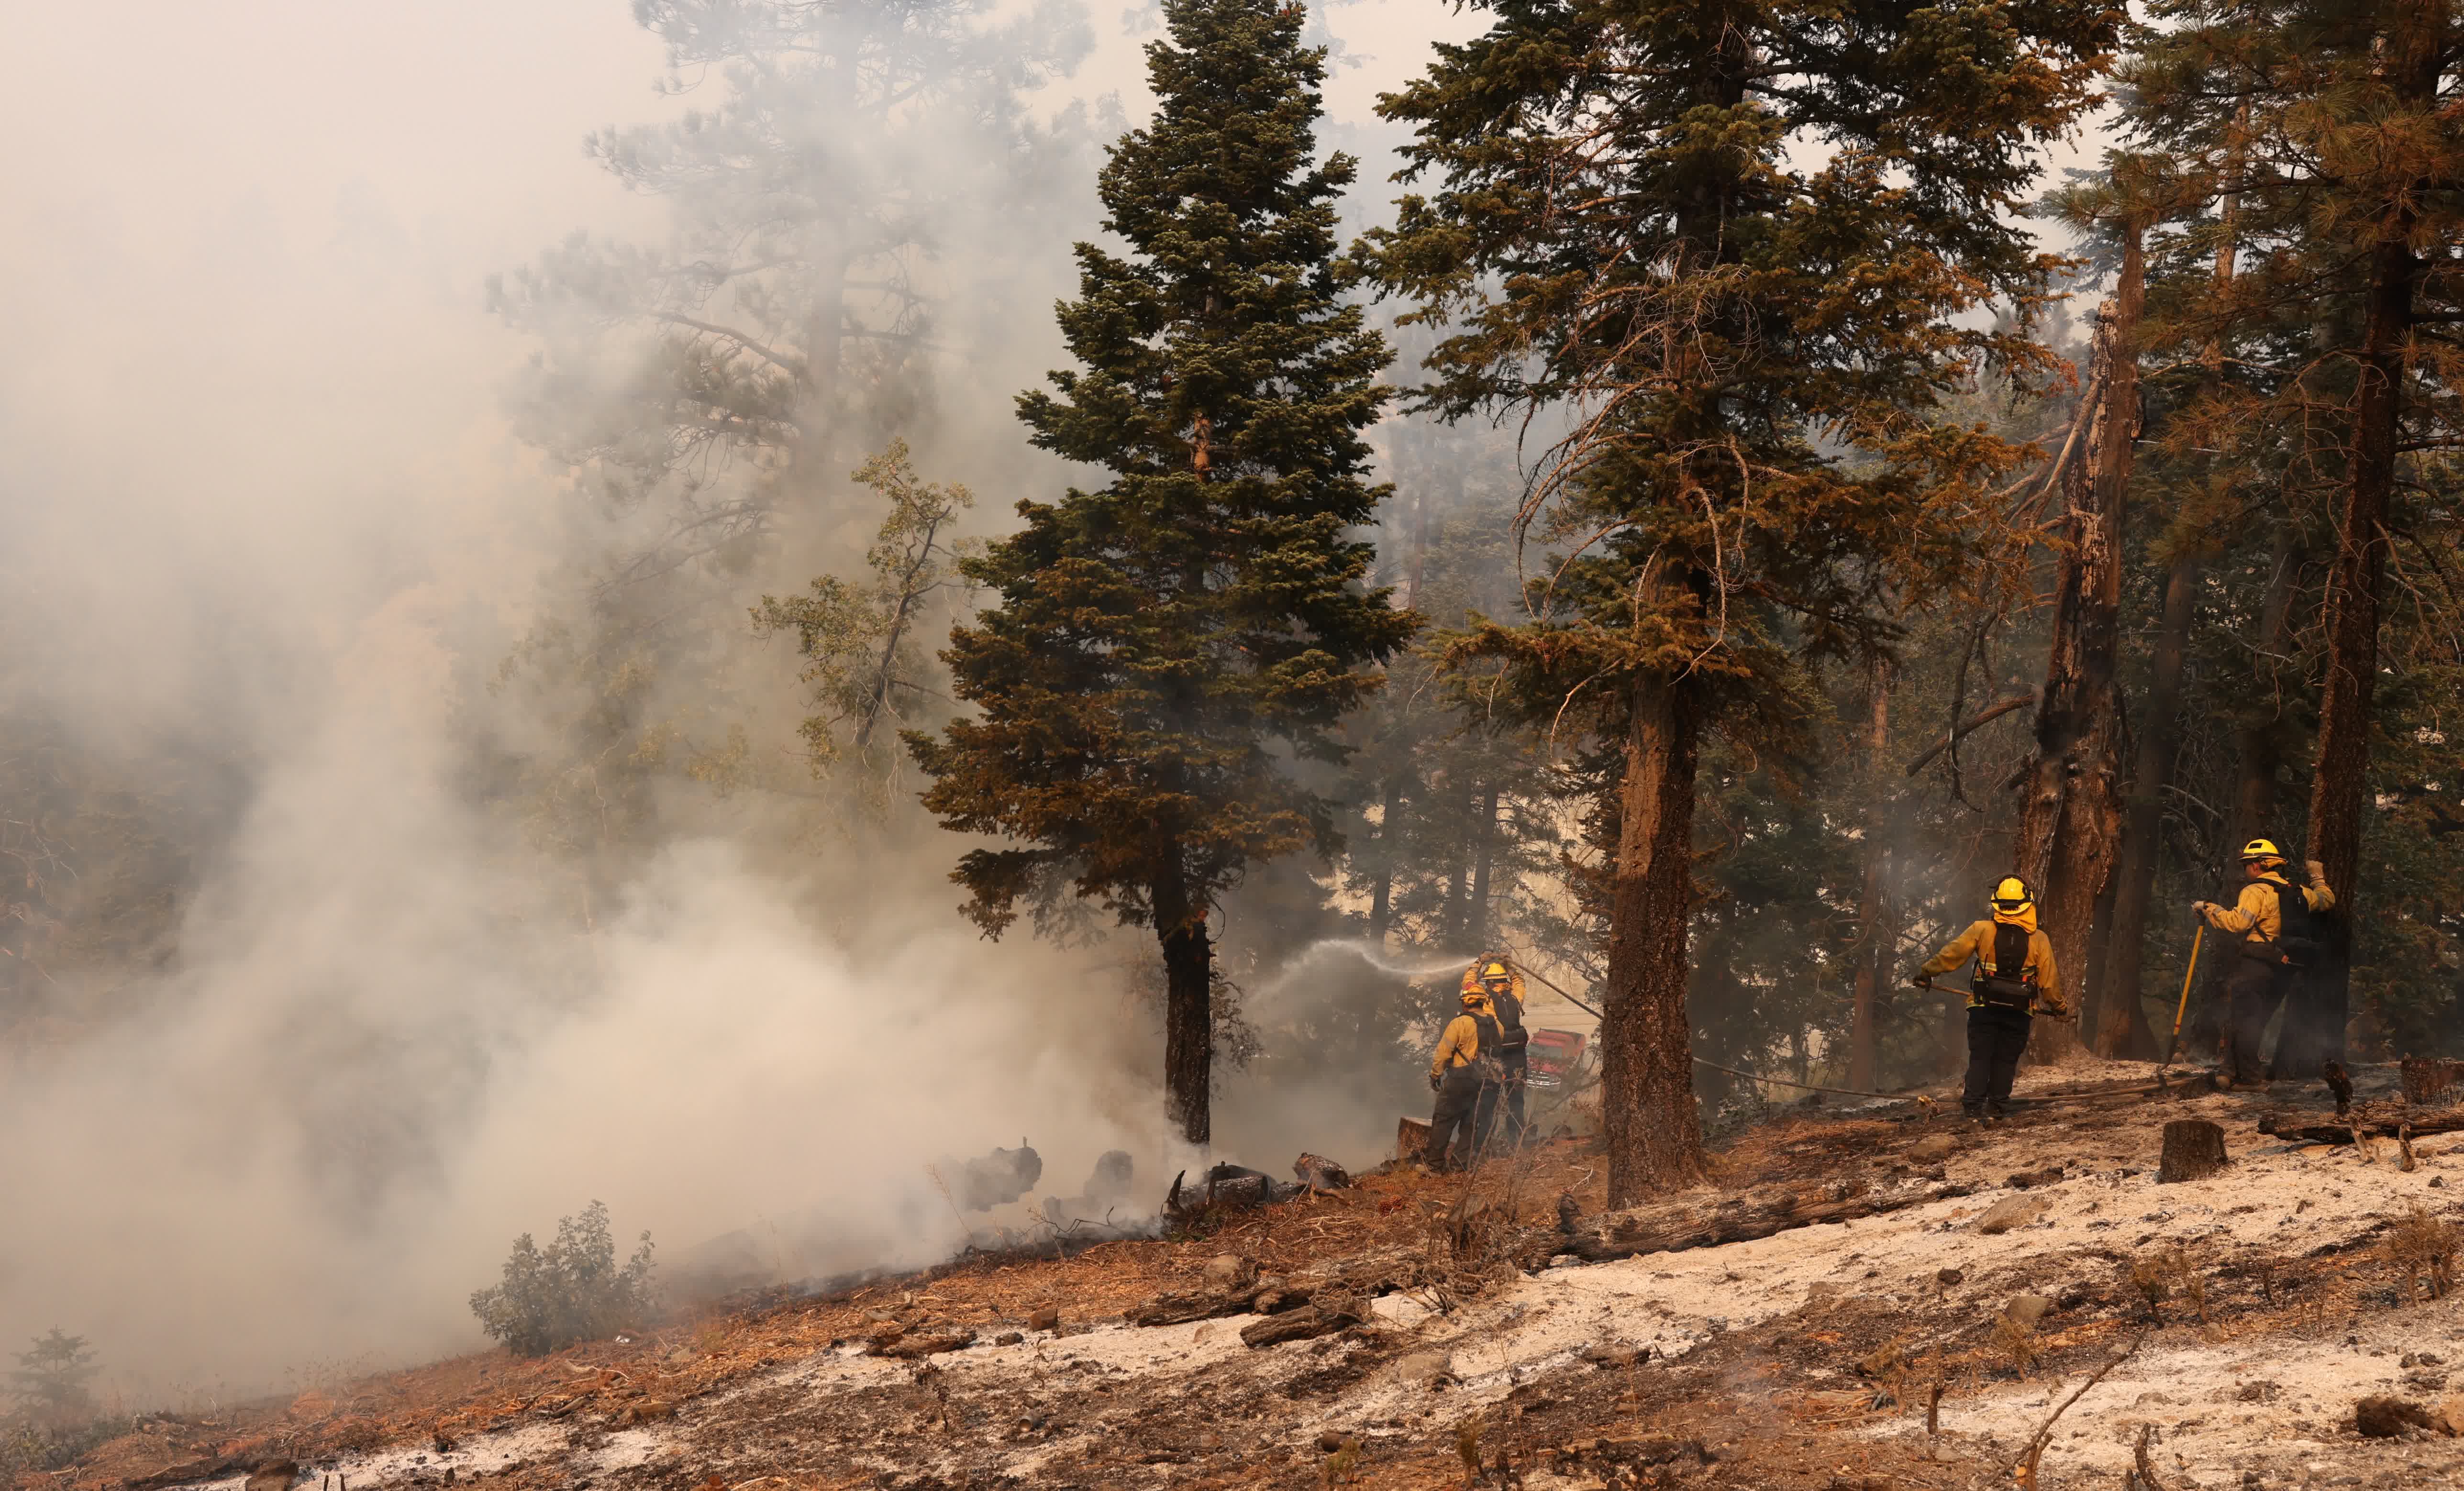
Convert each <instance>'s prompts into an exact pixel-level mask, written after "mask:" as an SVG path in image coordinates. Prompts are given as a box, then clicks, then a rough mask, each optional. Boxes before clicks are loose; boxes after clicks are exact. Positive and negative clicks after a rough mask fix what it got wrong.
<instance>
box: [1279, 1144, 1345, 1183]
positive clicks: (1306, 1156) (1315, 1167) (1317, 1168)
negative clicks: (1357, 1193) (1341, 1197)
mask: <svg viewBox="0 0 2464 1491" xmlns="http://www.w3.org/2000/svg"><path fill="white" fill-rule="evenodd" d="M1292 1173H1293V1175H1295V1176H1297V1177H1298V1178H1299V1180H1300V1183H1301V1184H1302V1185H1304V1186H1307V1187H1309V1189H1310V1190H1311V1191H1346V1190H1349V1189H1351V1186H1352V1173H1351V1172H1350V1171H1347V1170H1345V1169H1344V1168H1343V1167H1342V1166H1340V1165H1337V1164H1336V1163H1335V1162H1334V1161H1332V1160H1331V1159H1328V1158H1326V1157H1325V1156H1324V1155H1320V1154H1310V1153H1308V1152H1306V1151H1304V1152H1303V1153H1302V1155H1301V1157H1300V1158H1299V1159H1296V1160H1294V1161H1292Z"/></svg>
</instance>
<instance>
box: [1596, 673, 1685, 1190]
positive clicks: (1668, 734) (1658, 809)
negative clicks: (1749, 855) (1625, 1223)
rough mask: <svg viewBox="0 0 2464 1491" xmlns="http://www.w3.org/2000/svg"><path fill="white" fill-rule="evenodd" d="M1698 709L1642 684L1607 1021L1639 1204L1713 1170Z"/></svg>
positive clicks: (1608, 1099)
mask: <svg viewBox="0 0 2464 1491" xmlns="http://www.w3.org/2000/svg"><path fill="white" fill-rule="evenodd" d="M1696 709H1697V705H1696V703H1695V701H1694V699H1693V698H1692V697H1691V694H1690V691H1689V690H1688V689H1687V686H1685V685H1684V684H1683V683H1680V682H1677V681H1675V680H1671V679H1668V678H1663V677H1656V676H1646V677H1645V678H1643V679H1641V680H1640V681H1639V682H1638V683H1637V684H1636V685H1635V688H1634V701H1633V718H1632V719H1631V720H1630V721H1629V723H1628V726H1627V733H1626V745H1625V779H1624V781H1623V783H1622V785H1621V787H1620V791H1619V799H1618V832H1617V866H1616V869H1615V871H1614V878H1613V879H1612V881H1611V885H1610V898H1611V899H1610V912H1609V976H1608V993H1607V1002H1606V1003H1605V1004H1604V1005H1603V1006H1602V1009H1601V1016H1602V1018H1601V1020H1600V1043H1601V1045H1602V1046H1603V1047H1604V1050H1603V1052H1602V1054H1601V1070H1600V1084H1601V1112H1602V1117H1603V1121H1604V1127H1605V1128H1606V1129H1607V1137H1608V1151H1609V1155H1608V1158H1609V1188H1608V1192H1609V1194H1608V1201H1609V1205H1611V1206H1631V1205H1633V1204H1634V1203H1635V1201H1637V1200H1638V1199H1639V1198H1640V1197H1642V1196H1645V1195H1650V1194H1651V1193H1652V1192H1654V1191H1662V1190H1671V1189H1675V1188H1678V1187H1682V1186H1686V1185H1690V1184H1692V1183H1694V1182H1695V1181H1697V1180H1700V1179H1701V1178H1702V1177H1703V1173H1704V1168H1703V1124H1702V1118H1701V1115H1700V1114H1699V1113H1698V1112H1697V1111H1696V1110H1695V1107H1694V1063H1693V1041H1692V1032H1691V1030H1690V1029H1689V1027H1688V1025H1687V1022H1686V1014H1685V982H1686V970H1687V958H1686V945H1685V917H1686V911H1687V910H1688V903H1689V901H1690V899H1691V896H1692V893H1693V877H1694V781H1695V773H1696V769H1697V766H1698V761H1699V751H1700V747H1701V729H1702V727H1701V722H1700V720H1699V719H1698V717H1697V715H1696Z"/></svg>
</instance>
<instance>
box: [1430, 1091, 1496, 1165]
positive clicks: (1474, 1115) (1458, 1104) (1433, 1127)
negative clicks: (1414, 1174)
mask: <svg viewBox="0 0 2464 1491" xmlns="http://www.w3.org/2000/svg"><path fill="white" fill-rule="evenodd" d="M1481 1090H1482V1089H1481V1085H1480V1079H1479V1078H1478V1077H1475V1076H1473V1075H1472V1070H1471V1068H1470V1067H1468V1066H1454V1067H1449V1068H1447V1070H1446V1075H1445V1081H1444V1082H1443V1083H1441V1085H1439V1087H1438V1106H1437V1109H1436V1110H1435V1111H1434V1112H1432V1113H1430V1115H1429V1151H1428V1153H1427V1154H1425V1155H1423V1156H1422V1159H1423V1160H1424V1161H1425V1162H1426V1163H1427V1165H1428V1167H1429V1168H1430V1169H1431V1170H1444V1169H1446V1168H1447V1167H1448V1165H1449V1164H1451V1165H1452V1166H1453V1168H1454V1169H1456V1170H1464V1169H1468V1168H1469V1167H1470V1165H1471V1152H1472V1145H1473V1144H1474V1143H1475V1142H1476V1140H1477V1139H1478V1135H1477V1134H1476V1133H1475V1132H1474V1130H1475V1129H1478V1128H1479V1127H1480V1125H1479V1116H1480V1107H1481V1101H1480V1099H1481ZM1448 1151H1452V1152H1451V1154H1449V1152H1448Z"/></svg>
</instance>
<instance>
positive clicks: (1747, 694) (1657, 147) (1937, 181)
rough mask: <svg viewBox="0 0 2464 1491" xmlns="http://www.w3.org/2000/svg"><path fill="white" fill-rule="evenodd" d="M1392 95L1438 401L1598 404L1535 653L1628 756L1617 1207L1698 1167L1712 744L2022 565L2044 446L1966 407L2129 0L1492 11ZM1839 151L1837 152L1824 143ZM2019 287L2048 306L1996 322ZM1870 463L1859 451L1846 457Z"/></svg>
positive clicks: (1564, 483) (1515, 631)
mask: <svg viewBox="0 0 2464 1491" xmlns="http://www.w3.org/2000/svg"><path fill="white" fill-rule="evenodd" d="M1484 9H1486V10H1488V11H1490V12H1491V13H1492V14H1493V15H1494V16H1495V21H1494V23H1493V25H1492V27H1491V29H1490V30H1489V32H1488V33H1486V34H1485V35H1483V36H1482V37H1480V38H1478V39H1476V40H1474V41H1472V42H1469V43H1466V44H1463V45H1461V46H1450V47H1442V48H1441V49H1440V53H1439V60H1438V62H1437V63H1436V64H1435V65H1434V66H1433V67H1432V68H1431V69H1430V71H1429V72H1428V73H1427V74H1426V75H1425V76H1424V77H1421V78H1419V80H1417V81H1415V82H1414V83H1413V84H1412V85H1411V86H1410V87H1408V88H1406V89H1405V90H1404V91H1403V92H1402V93H1400V94H1398V95H1396V96H1392V97H1390V98H1389V99H1386V100H1385V102H1384V103H1383V105H1382V106H1381V107H1382V109H1383V112H1384V113H1385V114H1386V115H1387V116H1388V117H1389V118H1391V119H1396V120H1399V121H1406V122H1409V123H1410V124H1412V125H1413V126H1414V127H1415V129H1416V131H1417V138H1416V140H1415V143H1413V144H1412V145H1411V146H1409V147H1408V148H1407V149H1406V151H1405V157H1406V160H1407V163H1408V164H1407V168H1406V171H1405V173H1404V174H1405V176H1406V177H1407V178H1411V179H1419V178H1423V177H1433V178H1434V179H1435V182H1436V185H1437V189H1436V190H1435V192H1434V193H1433V194H1432V195H1429V196H1426V197H1421V196H1412V197H1407V198H1405V199H1404V201H1403V203H1402V205H1401V209H1400V213H1399V216H1398V220H1397V227H1396V228H1395V230H1393V231H1391V232H1389V233H1386V234H1383V235H1380V236H1379V237H1378V239H1377V240H1376V242H1377V245H1378V248H1379V250H1380V252H1379V258H1378V273H1379V274H1380V277H1381V278H1382V279H1383V280H1384V282H1385V283H1386V284H1387V285H1388V286H1390V287H1391V288H1392V289H1394V290H1396V291H1397V292H1399V293H1402V294H1404V295H1407V296H1411V297H1412V298H1413V299H1415V300H1416V301H1418V302H1419V304H1420V305H1421V306H1422V307H1423V308H1424V309H1425V311H1426V312H1427V313H1428V314H1429V315H1430V316H1432V317H1434V318H1440V319H1442V320H1447V321H1449V322H1450V323H1451V324H1452V326H1453V328H1454V330H1453V334H1452V335H1451V336H1450V337H1448V338H1447V339H1446V340H1444V341H1442V342H1441V343H1440V345H1439V347H1438V349H1437V351H1436V353H1435V354H1434V355H1433V357H1432V358H1431V360H1430V362H1429V366H1430V368H1431V370H1432V371H1433V372H1434V373H1436V374H1437V375H1438V378H1439V383H1438V384H1437V386H1436V389H1435V391H1434V392H1433V393H1432V395H1431V396H1430V397H1429V399H1428V400H1427V405H1428V406H1429V407H1432V408H1434V409H1436V410H1437V411H1439V412H1441V413H1443V414H1449V415H1457V416H1460V415H1466V414H1470V413H1472V412H1475V411H1479V410H1484V409H1494V408H1498V407H1501V406H1506V407H1512V406H1523V407H1525V408H1534V407H1539V406H1551V405H1564V406H1568V407H1569V408H1570V409H1571V410H1572V412H1573V421H1574V432H1573V435H1572V436H1571V437H1570V438H1569V439H1568V440H1567V441H1566V442H1565V443H1564V444H1563V445H1562V446H1561V447H1560V448H1559V451H1558V455H1559V459H1558V460H1557V461H1556V462H1555V463H1554V465H1553V466H1552V468H1551V470H1550V471H1547V472H1546V473H1545V474H1544V479H1543V480H1542V482H1541V483H1540V484H1539V486H1538V488H1537V490H1535V492H1534V493H1533V495H1532V500H1531V501H1530V502H1529V504H1528V505H1527V508H1526V513H1525V517H1526V522H1527V525H1528V531H1529V532H1532V533H1534V534H1536V535H1537V536H1539V537H1542V538H1543V539H1544V540H1554V541H1558V542H1561V543H1562V544H1563V545H1564V549H1563V553H1562V556H1561V559H1562V562H1560V563H1559V564H1558V565H1557V566H1556V567H1555V568H1554V569H1553V570H1552V572H1551V577H1552V578H1551V581H1550V583H1549V584H1548V585H1547V586H1546V587H1544V589H1543V591H1542V593H1541V594H1540V595H1539V596H1537V597H1536V599H1535V608H1536V610H1537V612H1538V619H1537V620H1535V621H1534V622H1532V623H1530V624H1529V625H1515V626H1505V625H1498V626H1492V627H1489V628H1485V629H1483V630H1480V631H1476V632H1475V633H1473V634H1472V635H1471V636H1469V637H1468V638H1466V639H1465V640H1464V641H1463V644H1462V646H1461V647H1460V648H1459V654H1458V655H1461V656H1465V657H1470V656H1487V657H1502V658H1507V659H1510V660H1513V661H1514V662H1515V663H1516V665H1517V666H1518V668H1519V669H1520V672H1521V675H1522V677H1521V682H1522V686H1523V687H1522V689H1521V697H1522V698H1523V700H1524V703H1525V707H1526V708H1527V710H1528V711H1529V713H1531V714H1532V715H1533V716H1535V717H1537V718H1541V719H1554V720H1557V721H1559V722H1560V724H1561V725H1562V723H1563V722H1564V721H1565V720H1566V719H1568V718H1569V717H1574V716H1579V717H1580V718H1581V719H1582V720H1583V722H1584V723H1585V724H1586V725H1587V726H1588V727H1589V728H1590V729H1591V730H1592V731H1594V732H1595V734H1597V735H1602V736H1606V737H1608V738H1614V739H1618V740H1621V741H1622V742H1623V760H1622V767H1621V771H1620V773H1619V782H1618V786H1617V791H1618V792H1619V794H1620V798H1619V800H1618V802H1617V804H1616V808H1617V835H1618V837H1617V849H1616V864H1615V868H1614V871H1613V879H1612V888H1611V891H1610V896H1609V906H1610V910H1609V922H1610V929H1609V977H1608V991H1607V998H1608V1004H1607V1006H1606V1019H1605V1020H1604V1022H1603V1026H1602V1040H1603V1043H1604V1045H1605V1047H1606V1050H1605V1053H1604V1054H1605V1067H1604V1073H1603V1080H1604V1083H1605V1093H1606V1095H1605V1109H1606V1120H1607V1128H1608V1137H1609V1153H1610V1159H1609V1198H1610V1201H1611V1203H1612V1204H1617V1205H1622V1204H1626V1203H1629V1202H1631V1201H1633V1200H1634V1199H1636V1198H1637V1197H1638V1196H1639V1195H1641V1194H1643V1192H1644V1191H1645V1190H1646V1188H1649V1187H1653V1186H1659V1185H1665V1184H1676V1183H1683V1182H1686V1181H1689V1180H1691V1179H1693V1178H1695V1177H1697V1176H1699V1175H1700V1174H1701V1173H1702V1164H1703V1160H1702V1138H1701V1129H1700V1124H1699V1120H1698V1118H1697V1115H1696V1111H1695V1104H1694V1096H1693V1079H1692V1072H1691V1063H1690V1060H1689V1054H1690V1053H1689V1044H1690V1040H1689V1031H1688V1028H1687V1020H1686V1014H1685V992H1686V986H1687V953H1686V946H1687V930H1688V922H1689V917H1690V911H1691V905H1690V899H1691V889H1692V887H1691V880H1692V871H1693V857H1694V847H1695V846H1694V836H1695V812H1696V778H1697V776H1698V773H1699V771H1700V763H1701V761H1702V758H1703V753H1704V750H1705V739H1706V735H1708V733H1710V732H1713V731H1716V730H1721V729H1724V728H1725V729H1727V730H1729V731H1731V732H1739V733H1743V732H1748V731H1760V730H1764V729H1766V728H1771V727H1776V728H1779V729H1781V730H1783V731H1785V729H1786V728H1787V727H1789V726H1790V725H1792V724H1802V723H1803V722H1802V721H1801V720H1799V719H1796V718H1794V717H1793V712H1792V711H1791V710H1790V709H1789V708H1788V707H1787V706H1788V703H1789V701H1790V700H1791V699H1792V698H1793V697H1798V696H1801V694H1802V691H1801V690H1798V689H1795V688H1793V686H1792V685H1790V684H1789V682H1788V681H1787V679H1786V677H1785V675H1786V674H1787V673H1788V672H1790V671H1791V670H1792V669H1796V668H1798V667H1801V666H1804V665H1805V664H1808V663H1820V662H1823V661H1825V660H1827V659H1842V660H1859V659H1863V658H1869V657H1871V656H1872V655H1874V654H1876V653H1881V652H1886V651H1888V649H1889V648H1890V646H1891V644H1892V642H1893V640H1894V637H1895V635H1896V632H1897V630H1898V627H1899V626H1900V625H1901V622H1900V619H1899V618H1900V610H1901V608H1900V606H1899V604H1898V603H1896V602H1895V600H1894V599H1893V598H1895V597H1902V596H1904V597H1924V596H1925V595H1927V594H1939V593H1941V592H1942V591H1944V590H1945V589H1947V588H1957V587H1958V586H1960V585H1961V584H1963V583H1965V582H1966V581H1967V580H1968V579H1969V577H1973V576H1978V575H1983V576H1986V577H1991V576H1994V575H1996V574H2001V573H2007V572H2008V571H2009V570H2011V569H2012V568H2013V567H2014V566H2010V565H2009V564H2008V563H2007V562H2006V561H2007V557H2008V549H2007V547H2006V546H2004V545H2002V544H2000V543H1999V542H1997V537H1996V535H1995V533H1994V531H1993V530H1994V529H1995V528H1996V527H1997V525H1998V515H1997V505H1996V503H1995V501H1994V495H1995V494H1994V493H1993V492H1992V486H1993V483H1994V480H1995V478H1997V477H1998V476H2000V475H2001V474H2002V473H2004V472H2005V471H2008V470H2009V469H2010V468H2011V467H2012V466H2013V465H2015V464H2016V463H2017V461H2018V460H2019V453H2018V451H2017V450H2016V449H2013V447H2011V446H2010V445H2008V444H2007V443H2005V442H2003V441H2001V440H1998V439H1996V438H1995V437H1993V436H1992V435H1991V434H1990V433H1989V432H1988V431H1986V430H1984V429H1983V428H1970V427H1962V426H1960V425H1957V424H1955V423H1953V422H1951V421H1948V420H1946V419H1943V418H1940V417H1938V408H1939V406H1940V404H1941V402H1942V401H1943V400H1944V399H1945V398H1947V397H1948V396H1950V395H1952V394H1954V393H1955V392H1957V391H1959V390H1960V389H1962V388H1963V387H1965V386H1967V385H1969V384H1971V383H1972V382H1973V380H1974V379H1975V378H1976V377H1977V376H1978V375H1979V374H1980V373H1981V372H1982V371H1983V370H1984V368H1985V366H1986V365H1987V364H1990V363H2001V364H2006V365H2009V366H2010V367H2012V368H2013V369H2015V371H2016V372H2017V373H2018V375H2019V376H2020V377H2021V378H2022V379H2023V380H2026V379H2028V378H2029V377H2031V375H2033V374H2036V373H2038V372H2040V370H2041V369H2043V367H2044V366H2045V361H2044V354H2043V352H2042V349H2041V348H2038V347H2036V346H2035V344H2034V343H2033V342H2032V341H2031V340H2029V339H2028V337H2027V335H2026V333H2027V332H2028V330H2029V328H2030V326H2031V324H2032V321H2033V313H2034V311H2035V308H2036V307H2037V306H2039V305H2040V304H2041V303H2042V298H2043V276H2044V274H2045V270H2046V266H2045V265H2044V264H2043V262H2042V261H2041V260H2040V257H2039V255H2038V253H2037V252H2036V250H2035V246H2034V245H2033V243H2032V242H2031V240H2030V238H2029V235H2028V234H2027V233H2026V232H2025V231H2024V230H2022V229H2021V227H2020V226H2019V225H2018V224H2017V223H2015V222H2014V221H2013V211H2012V209H2013V207H2014V206H2015V205H2016V203H2017V201H2018V198H2019V196H2020V194H2021V193H2022V192H2023V191H2024V190H2025V189H2027V188H2028V187H2029V186H2030V185H2031V184H2032V183H2033V181H2034V178H2035V172H2036V169H2037V162H2036V158H2035V151H2034V148H2033V147H2034V145H2035V143H2037V142H2039V141H2041V140H2043V139H2046V138H2048V137H2050V136H2052V135H2055V134H2057V133H2059V132H2060V131H2062V130H2064V129H2066V128H2067V127H2069V125H2070V124H2071V122H2072V121H2074V120H2075V119H2076V117H2077V116H2078V114H2079V110H2080V109H2082V108H2083V107H2084V106H2085V105H2086V103H2087V101H2088V99H2089V98H2090V90H2091V84H2092V80H2093V75H2094V72H2095V69H2096V66H2097V64H2098V63H2099V61H2100V60H2101V52H2102V49H2103V48H2104V47H2105V46H2106V45H2107V44H2108V42H2109V40H2110V37H2111V32H2112V26H2113V19H2112V12H2110V11H2107V10H2106V9H2104V8H2102V7H2100V6H2094V5H2088V4H2083V3H2077V0H2068V3H2065V0H2056V3H2052V4H2047V5H2041V6H2030V7H2023V8H2013V7H2008V6H2003V5H1999V4H1985V3H1963V4H1951V5H1947V6H1940V7H1926V8H1924V9H1910V8H1907V7H1903V6H1898V5H1867V4H1860V3H1852V4H1849V5H1845V6H1838V7H1820V8H1810V7H1796V6H1782V5H1771V4H1760V3H1755V0H1490V3H1487V4H1486V5H1485V6H1484ZM1817 140H1818V141H1820V142H1822V144H1823V147H1824V149H1823V152H1822V153H1819V155H1818V158H1816V157H1815V156H1813V155H1810V154H1809V153H1808V152H1805V151H1802V150H1800V149H1798V148H1797V147H1796V143H1797V142H1805V141H1817ZM1997 299H1998V300H2002V301H2004V302H2005V303H2007V304H2008V305H2009V306H2010V307H2012V308H2013V310H2014V311H2015V312H2016V313H2017V314H2016V316H2015V317H2014V318H2013V319H2011V320H2010V321H2009V322H2007V323H2005V324H2004V325H2002V326H1999V327H1991V328H1989V327H1980V326H1978V325H1976V324H1975V323H1974V320H1973V318H1972V317H1970V315H1969V313H1972V312H1974V311H1976V310H1978V309H1980V308H1981V307H1983V306H1985V305H1987V304H1988V303H1990V302H1991V301H1994V300H1997ZM1843 454H1844V455H1845V458H1844V459H1843Z"/></svg>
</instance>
